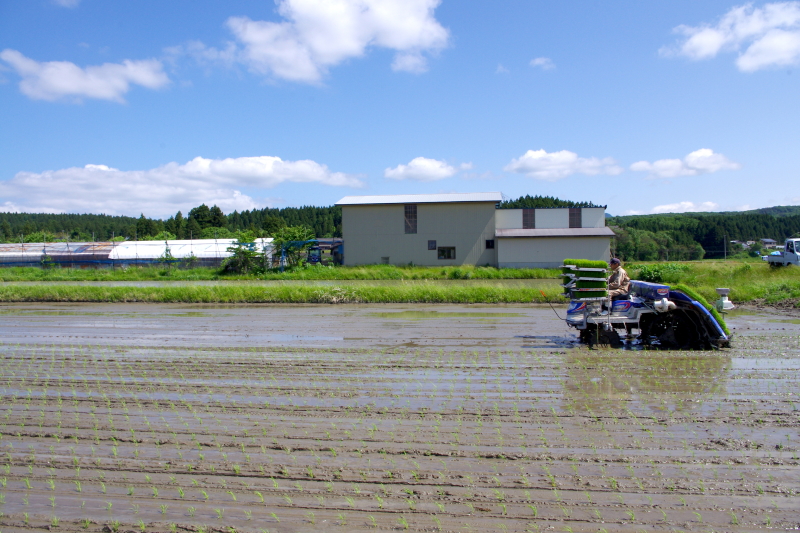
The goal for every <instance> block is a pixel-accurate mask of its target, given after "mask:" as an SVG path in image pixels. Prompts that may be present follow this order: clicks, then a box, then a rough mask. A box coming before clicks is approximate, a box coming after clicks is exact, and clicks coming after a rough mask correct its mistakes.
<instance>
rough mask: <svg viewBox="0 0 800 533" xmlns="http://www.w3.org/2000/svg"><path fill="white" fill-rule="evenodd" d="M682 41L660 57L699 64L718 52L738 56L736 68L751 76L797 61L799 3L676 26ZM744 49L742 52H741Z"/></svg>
mask: <svg viewBox="0 0 800 533" xmlns="http://www.w3.org/2000/svg"><path fill="white" fill-rule="evenodd" d="M674 31H675V32H676V33H679V34H681V35H682V36H683V37H684V38H683V39H682V40H681V41H680V42H678V43H677V45H675V46H672V47H664V48H662V49H661V53H662V55H667V56H669V55H683V56H686V57H688V58H690V59H694V60H700V59H709V58H712V57H716V56H717V54H719V53H721V52H739V56H738V58H737V59H736V66H737V67H738V68H739V70H741V71H744V72H754V71H756V70H760V69H763V68H767V67H772V66H786V65H793V64H796V63H798V61H800V2H797V1H795V2H775V3H770V4H764V5H763V6H762V7H753V5H752V4H745V5H743V6H738V7H734V8H733V9H731V10H730V11H728V12H727V13H726V14H725V15H723V16H722V18H721V19H720V20H719V21H718V22H717V23H716V24H701V25H700V26H686V25H682V26H678V27H677V28H675V30H674ZM742 49H744V51H742Z"/></svg>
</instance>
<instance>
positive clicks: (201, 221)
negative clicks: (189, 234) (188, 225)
mask: <svg viewBox="0 0 800 533" xmlns="http://www.w3.org/2000/svg"><path fill="white" fill-rule="evenodd" d="M189 220H194V221H195V222H196V223H197V225H198V226H199V228H200V229H201V230H203V229H206V228H208V227H210V226H211V210H210V209H209V208H208V206H207V205H206V204H201V205H199V206H197V207H195V208H193V209H192V210H191V211H189ZM198 233H199V231H198Z"/></svg>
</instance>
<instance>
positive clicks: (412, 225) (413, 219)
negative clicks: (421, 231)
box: [405, 204, 417, 233]
mask: <svg viewBox="0 0 800 533" xmlns="http://www.w3.org/2000/svg"><path fill="white" fill-rule="evenodd" d="M405 223H406V233H416V232H417V204H407V205H406V206H405Z"/></svg>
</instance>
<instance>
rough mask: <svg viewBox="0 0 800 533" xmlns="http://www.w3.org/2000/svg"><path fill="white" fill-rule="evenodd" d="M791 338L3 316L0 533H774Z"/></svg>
mask: <svg viewBox="0 0 800 533" xmlns="http://www.w3.org/2000/svg"><path fill="white" fill-rule="evenodd" d="M562 308H563V306H562V307H561V308H559V310H560V309H562ZM787 319H791V316H788V315H786V314H783V313H780V312H776V311H753V312H751V313H749V314H748V313H743V312H739V313H738V314H737V315H736V316H732V317H731V320H730V322H732V327H734V329H735V331H736V333H737V335H736V337H735V338H734V343H733V348H731V349H725V350H721V351H713V352H712V351H709V352H667V351H654V350H648V351H630V350H611V349H609V350H594V351H590V350H588V349H587V348H586V347H585V346H579V345H577V344H576V343H575V342H574V340H575V331H574V330H569V329H567V328H566V327H565V326H564V323H563V321H561V320H559V319H558V318H556V317H555V315H554V314H553V312H552V310H551V309H550V308H549V307H548V306H528V305H475V306H467V305H461V306H459V305H343V306H334V305H305V306H297V305H293V306H289V305H238V306H237V305H215V306H197V305H173V304H159V305H155V304H151V305H139V304H10V305H8V304H7V305H0V338H2V342H0V399H2V401H1V402H0V405H2V408H0V416H1V417H2V429H1V431H2V433H3V439H2V441H0V449H1V450H2V453H3V454H4V457H6V458H7V459H8V460H7V464H8V467H7V470H5V471H4V473H3V474H2V476H3V478H4V479H3V481H4V483H5V484H6V485H5V487H4V488H3V489H2V492H3V495H4V503H3V508H2V511H3V513H4V514H3V515H2V516H0V526H2V530H3V531H6V530H9V531H16V530H22V529H21V528H22V527H23V524H24V522H25V521H27V520H30V526H31V527H36V528H40V529H44V528H47V527H48V525H50V523H51V521H52V517H54V516H56V515H57V516H58V517H59V518H60V520H61V523H60V525H59V528H58V530H60V531H68V532H76V533H77V532H79V531H80V532H82V531H84V529H83V526H82V525H81V522H80V520H81V519H84V518H89V519H91V520H92V521H93V523H90V524H89V526H88V529H87V531H97V532H99V531H100V530H101V528H102V527H103V524H108V523H113V522H114V521H115V520H119V521H120V523H121V524H122V527H121V528H120V530H121V531H128V530H137V531H138V530H140V529H141V527H140V526H138V525H137V524H138V521H139V520H142V522H143V523H145V524H146V526H147V528H148V530H149V529H153V530H158V531H167V530H169V529H170V524H179V525H180V526H179V527H180V528H181V529H182V530H196V529H197V528H198V526H199V525H203V524H213V525H214V527H215V528H219V529H221V530H222V529H225V530H227V528H229V527H234V528H235V529H236V531H248V532H249V531H253V532H255V531H258V529H261V528H268V529H269V530H270V531H273V530H279V531H321V530H324V531H336V532H342V533H344V532H350V531H362V530H363V531H374V530H375V529H381V530H390V529H394V530H398V529H399V528H400V527H403V526H402V523H399V522H398V518H399V517H402V518H403V519H404V520H407V521H408V523H409V526H410V527H409V530H416V531H424V530H427V531H431V530H445V531H463V530H484V531H500V530H506V529H507V530H508V531H520V532H521V531H526V530H536V529H538V530H540V531H544V530H547V529H552V530H556V531H574V532H575V533H578V532H580V533H596V532H597V531H598V530H602V529H605V530H608V531H620V532H623V533H635V532H636V531H640V530H648V531H651V530H652V531H656V530H678V529H680V530H683V531H707V530H715V531H722V530H731V529H744V530H760V529H764V528H767V527H769V528H776V529H777V528H780V529H789V528H792V527H796V523H797V521H796V517H797V516H798V513H800V505H799V504H798V502H797V497H796V494H797V493H798V491H800V475H798V468H800V460H798V456H797V454H798V453H800V450H798V448H800V446H799V445H798V442H800V435H798V428H800V412H798V410H797V407H796V403H795V400H796V394H797V393H796V391H797V390H798V389H799V388H800V387H798V378H800V365H798V360H800V357H799V355H800V327H798V325H796V324H793V323H784V322H780V323H776V322H771V321H774V320H787ZM487 321H490V322H487ZM76 481H78V482H80V483H81V485H78V484H76ZM287 498H288V499H287ZM534 509H535V516H534ZM271 513H274V516H273V515H272V514H271ZM698 515H700V516H701V518H702V520H700V519H698ZM370 517H371V518H374V519H375V521H376V524H377V527H373V526H371V521H370V520H371V518H370ZM434 517H435V518H436V520H440V522H441V525H440V526H439V525H437V524H436V523H435V522H434V520H433V519H434ZM632 517H633V518H632ZM277 519H280V522H278V521H277ZM734 519H735V520H736V522H737V523H738V526H739V527H738V528H734V527H733V526H732V521H733V520H734ZM767 519H769V523H767ZM312 520H313V521H314V522H315V523H313V524H312V522H311V521H312ZM343 522H344V523H343ZM534 526H536V528H534ZM109 527H110V526H109ZM14 528H17V529H14Z"/></svg>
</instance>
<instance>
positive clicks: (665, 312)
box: [561, 259, 733, 349]
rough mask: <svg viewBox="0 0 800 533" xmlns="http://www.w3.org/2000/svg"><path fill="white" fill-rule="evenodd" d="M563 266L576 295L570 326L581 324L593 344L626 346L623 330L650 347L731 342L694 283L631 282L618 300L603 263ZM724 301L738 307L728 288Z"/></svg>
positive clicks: (568, 288) (570, 292)
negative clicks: (610, 293)
mask: <svg viewBox="0 0 800 533" xmlns="http://www.w3.org/2000/svg"><path fill="white" fill-rule="evenodd" d="M561 268H562V280H563V283H562V286H563V287H564V296H565V297H566V298H569V299H570V304H569V308H568V309H567V318H566V322H567V326H569V327H573V328H576V329H577V330H578V331H579V336H580V341H581V342H582V343H585V344H588V345H589V346H590V347H591V346H594V345H596V344H599V345H609V346H621V345H622V344H623V342H622V337H621V335H620V333H619V332H623V334H624V335H626V337H628V338H634V335H633V330H634V329H636V330H638V335H637V336H636V337H638V341H639V343H640V344H641V345H644V346H650V345H655V346H661V347H664V348H671V349H711V348H720V347H723V346H729V344H730V333H729V331H728V329H727V327H726V326H725V322H724V321H723V320H722V316H721V315H720V314H719V312H718V311H717V309H715V308H713V307H711V306H710V305H709V304H708V303H707V302H706V300H705V299H704V298H703V297H702V296H700V295H699V294H697V293H695V292H694V291H693V290H691V289H689V288H688V287H684V286H681V285H676V286H672V287H670V286H669V285H662V284H659V283H648V282H645V281H631V283H630V288H629V292H628V295H627V297H625V298H624V299H615V300H614V301H612V300H611V298H609V296H608V284H607V281H606V275H607V270H606V263H604V262H603V261H587V260H579V259H565V260H564V265H563V266H562V267H561ZM720 290H723V289H720ZM720 294H721V293H720ZM721 296H722V294H721ZM720 301H721V302H723V301H724V302H727V303H725V304H724V305H725V308H726V310H727V309H730V308H732V307H733V306H732V304H730V302H729V301H728V300H727V292H726V293H725V295H724V296H722V298H721V300H720Z"/></svg>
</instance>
